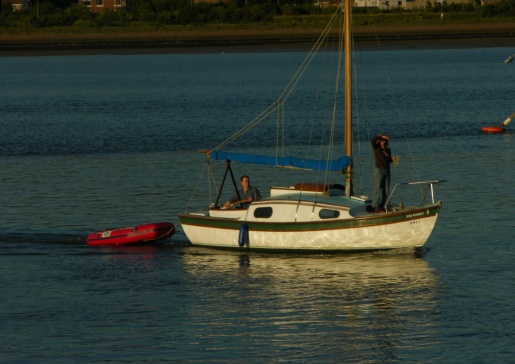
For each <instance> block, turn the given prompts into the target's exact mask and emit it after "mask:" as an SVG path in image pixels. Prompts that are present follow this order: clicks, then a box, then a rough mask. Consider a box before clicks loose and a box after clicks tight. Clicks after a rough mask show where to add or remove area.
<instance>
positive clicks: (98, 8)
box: [79, 0, 127, 13]
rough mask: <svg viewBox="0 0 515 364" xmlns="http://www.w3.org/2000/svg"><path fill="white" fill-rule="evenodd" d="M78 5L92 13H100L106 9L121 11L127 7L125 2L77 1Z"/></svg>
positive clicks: (102, 0) (123, 0)
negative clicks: (89, 9)
mask: <svg viewBox="0 0 515 364" xmlns="http://www.w3.org/2000/svg"><path fill="white" fill-rule="evenodd" d="M79 5H82V6H86V7H88V8H91V11H92V12H94V13H101V12H103V11H104V10H106V9H109V10H120V9H123V8H125V7H126V6H127V0H79Z"/></svg>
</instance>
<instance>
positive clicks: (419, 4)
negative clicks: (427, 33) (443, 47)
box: [354, 0, 500, 10]
mask: <svg viewBox="0 0 515 364" xmlns="http://www.w3.org/2000/svg"><path fill="white" fill-rule="evenodd" d="M486 1H490V3H496V2H499V1H500V0H486ZM428 2H430V3H435V2H436V3H439V4H446V5H449V4H453V3H454V4H469V3H473V0H437V1H429V0H354V6H356V7H361V8H366V7H368V8H372V7H376V8H379V9H383V10H384V9H391V8H403V9H407V10H409V9H415V8H425V7H426V5H427V3H428Z"/></svg>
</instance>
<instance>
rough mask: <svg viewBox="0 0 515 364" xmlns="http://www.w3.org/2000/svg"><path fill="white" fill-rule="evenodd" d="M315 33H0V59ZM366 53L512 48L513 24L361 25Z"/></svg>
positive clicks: (299, 40)
mask: <svg viewBox="0 0 515 364" xmlns="http://www.w3.org/2000/svg"><path fill="white" fill-rule="evenodd" d="M319 33H320V30H319V29H258V30H255V29H248V30H237V31H236V30H234V31H231V30H191V31H188V30H178V31H142V32H134V31H133V32H130V33H121V32H117V33H108V32H106V33H80V34H79V33H64V32H63V33H49V32H39V33H36V32H32V33H23V34H6V33H2V34H0V56H24V55H67V54H137V53H196V52H209V53H211V52H235V51H238V52H241V51H267V50H269V51H274V50H278V49H285V48H286V49H288V48H290V49H295V48H298V49H306V48H309V47H310V45H312V44H313V42H314V41H315V40H316V39H317V38H318V36H319ZM354 34H355V41H356V44H357V45H359V46H361V47H367V48H376V47H381V48H383V49H384V48H388V49H406V48H415V49H420V48H460V47H512V46H514V45H515V24H511V23H508V24H439V25H420V26H413V25H410V26H402V27H400V26H367V27H361V28H358V29H356V30H355V33H354Z"/></svg>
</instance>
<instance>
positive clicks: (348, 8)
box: [343, 0, 354, 197]
mask: <svg viewBox="0 0 515 364" xmlns="http://www.w3.org/2000/svg"><path fill="white" fill-rule="evenodd" d="M344 12H345V18H344V22H343V23H344V32H345V152H346V155H347V156H349V157H350V158H352V54H351V51H352V49H351V48H352V44H351V18H352V5H351V0H345V8H344ZM353 193H354V191H353V187H352V164H350V165H349V166H348V167H347V169H346V173H345V195H346V196H348V197H350V196H352V195H353Z"/></svg>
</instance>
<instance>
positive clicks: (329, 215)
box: [318, 209, 340, 219]
mask: <svg viewBox="0 0 515 364" xmlns="http://www.w3.org/2000/svg"><path fill="white" fill-rule="evenodd" d="M318 216H319V217H320V218H321V219H336V218H337V217H340V211H338V210H328V209H322V210H320V212H319V213H318Z"/></svg>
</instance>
